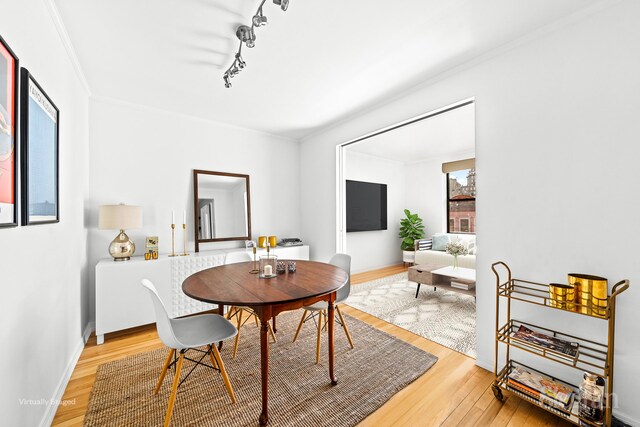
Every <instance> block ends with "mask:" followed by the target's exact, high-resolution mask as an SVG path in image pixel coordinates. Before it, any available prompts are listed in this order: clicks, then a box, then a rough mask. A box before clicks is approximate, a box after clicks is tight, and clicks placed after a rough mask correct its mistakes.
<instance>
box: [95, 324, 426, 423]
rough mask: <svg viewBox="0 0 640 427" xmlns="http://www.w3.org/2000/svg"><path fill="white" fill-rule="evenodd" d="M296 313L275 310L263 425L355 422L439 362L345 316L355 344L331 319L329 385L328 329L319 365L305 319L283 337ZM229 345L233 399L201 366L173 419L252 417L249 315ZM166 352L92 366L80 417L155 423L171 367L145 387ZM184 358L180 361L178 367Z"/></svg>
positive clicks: (226, 355)
mask: <svg viewBox="0 0 640 427" xmlns="http://www.w3.org/2000/svg"><path fill="white" fill-rule="evenodd" d="M301 315H302V312H298V311H296V312H290V313H284V314H281V315H280V316H278V333H277V336H278V342H277V343H272V344H271V349H270V350H271V351H270V362H269V425H271V426H319V425H327V426H353V425H355V424H357V423H358V422H359V421H361V420H362V419H364V418H365V417H366V416H367V415H368V414H370V413H371V412H373V411H375V410H376V409H377V408H379V407H380V406H382V405H383V404H384V403H385V402H386V401H387V400H388V399H389V398H390V397H391V396H393V395H394V394H395V393H397V392H398V391H400V390H401V389H403V388H404V387H406V386H407V385H408V384H409V383H411V382H412V381H414V380H415V379H416V378H418V377H419V376H421V375H422V374H423V373H424V372H426V371H427V370H428V369H429V368H430V367H431V366H433V364H434V363H436V361H437V357H435V356H434V355H432V354H430V353H427V352H425V351H422V350H420V349H418V348H416V347H414V346H412V345H410V344H407V343H405V342H403V341H400V340H398V339H396V338H394V337H392V336H391V335H388V334H386V333H384V332H382V331H380V330H378V329H375V328H373V327H371V326H369V325H367V324H365V323H363V322H360V321H358V320H356V319H354V318H352V317H349V316H345V317H346V319H345V321H346V322H347V324H348V326H349V331H350V332H351V335H352V337H353V341H354V344H355V349H351V348H350V347H349V344H348V342H347V339H346V337H345V335H344V332H343V330H342V328H341V327H340V326H339V325H338V324H337V323H336V330H335V370H336V377H337V380H338V385H336V386H334V387H332V386H331V385H330V384H329V369H328V365H327V363H328V362H327V360H328V356H327V340H326V333H325V334H324V337H323V341H322V346H323V347H322V359H321V362H320V365H316V364H315V347H316V333H317V329H315V327H314V325H313V323H312V322H311V323H307V324H305V325H304V326H303V328H302V331H301V332H300V336H299V337H298V340H297V341H296V342H295V343H292V342H291V340H292V338H293V335H294V333H295V329H296V327H297V325H298V322H299V319H300V316H301ZM232 344H233V342H232V341H229V342H226V343H225V345H224V347H223V349H222V351H221V354H222V358H223V361H224V363H225V366H226V368H227V371H228V373H229V377H230V379H231V383H232V385H233V388H234V391H235V394H236V398H237V400H238V402H237V403H236V404H235V405H232V404H231V403H230V402H231V401H230V399H229V396H228V394H227V392H226V390H225V387H224V384H223V382H222V378H221V376H220V374H219V373H218V372H216V371H213V370H211V369H208V368H205V367H202V366H199V367H197V369H195V371H194V372H193V373H192V374H191V376H190V377H189V378H187V380H186V381H185V382H184V383H183V384H182V386H181V387H180V388H179V389H178V396H177V399H176V406H175V409H174V412H173V418H172V425H173V426H255V425H257V424H258V416H259V415H260V411H261V393H260V387H261V385H260V344H259V334H258V328H257V327H256V326H255V323H247V324H246V325H245V326H244V327H243V328H242V335H241V337H240V347H239V350H238V354H237V356H236V358H235V359H232V358H231V350H232V347H233V345H232ZM166 355H167V350H164V349H161V350H156V351H151V352H147V353H143V354H139V355H136V356H130V357H127V358H124V359H122V360H118V361H115V362H110V363H106V364H103V365H100V366H99V367H98V372H97V376H96V382H95V384H94V387H93V390H92V392H91V397H90V401H89V407H88V409H87V413H86V415H85V420H84V425H85V426H157V425H162V422H163V420H164V415H165V411H166V408H167V401H168V398H169V394H170V388H171V378H170V374H169V373H168V374H167V378H166V379H165V382H164V385H163V387H162V389H161V390H160V393H159V394H158V395H154V394H153V389H154V387H155V383H156V381H157V378H158V375H159V373H160V370H161V368H162V364H163V361H164V359H165V358H166ZM191 366H192V364H191V362H188V361H185V364H184V367H183V372H188V370H189V369H190V367H191ZM183 375H184V374H183Z"/></svg>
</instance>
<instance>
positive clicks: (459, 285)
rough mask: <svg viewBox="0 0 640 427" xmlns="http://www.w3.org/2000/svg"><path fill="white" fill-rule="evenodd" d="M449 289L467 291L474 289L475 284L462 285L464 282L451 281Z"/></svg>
mask: <svg viewBox="0 0 640 427" xmlns="http://www.w3.org/2000/svg"><path fill="white" fill-rule="evenodd" d="M451 287H452V288H456V289H464V290H465V291H468V290H470V289H473V288H475V287H476V285H475V283H464V282H456V281H455V280H452V281H451Z"/></svg>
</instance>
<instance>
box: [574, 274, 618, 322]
mask: <svg viewBox="0 0 640 427" xmlns="http://www.w3.org/2000/svg"><path fill="white" fill-rule="evenodd" d="M568 278H569V284H570V285H573V286H574V287H575V296H576V299H575V301H576V303H577V304H578V305H576V311H577V312H579V313H583V314H589V315H594V316H599V317H606V315H607V294H608V284H607V279H605V278H604V277H599V276H592V275H590V274H579V273H571V274H569V276H568Z"/></svg>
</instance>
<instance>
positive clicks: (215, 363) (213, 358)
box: [209, 343, 220, 369]
mask: <svg viewBox="0 0 640 427" xmlns="http://www.w3.org/2000/svg"><path fill="white" fill-rule="evenodd" d="M215 346H216V343H213V344H211V345H210V346H209V347H215ZM209 358H211V364H212V365H213V367H214V368H216V369H220V368H219V367H218V362H216V358H215V357H213V349H212V348H209Z"/></svg>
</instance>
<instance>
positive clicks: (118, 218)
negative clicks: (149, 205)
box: [98, 205, 142, 230]
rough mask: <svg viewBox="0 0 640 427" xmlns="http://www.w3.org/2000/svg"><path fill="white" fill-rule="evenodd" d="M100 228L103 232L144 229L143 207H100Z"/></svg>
mask: <svg viewBox="0 0 640 427" xmlns="http://www.w3.org/2000/svg"><path fill="white" fill-rule="evenodd" d="M98 227H99V228H100V229H101V230H130V229H132V228H141V227H142V207H140V206H129V205H103V206H100V213H99V215H98Z"/></svg>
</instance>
